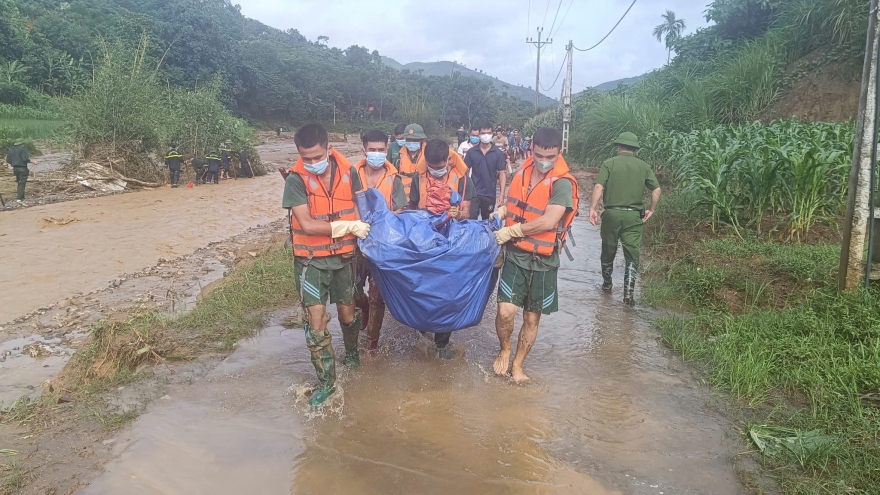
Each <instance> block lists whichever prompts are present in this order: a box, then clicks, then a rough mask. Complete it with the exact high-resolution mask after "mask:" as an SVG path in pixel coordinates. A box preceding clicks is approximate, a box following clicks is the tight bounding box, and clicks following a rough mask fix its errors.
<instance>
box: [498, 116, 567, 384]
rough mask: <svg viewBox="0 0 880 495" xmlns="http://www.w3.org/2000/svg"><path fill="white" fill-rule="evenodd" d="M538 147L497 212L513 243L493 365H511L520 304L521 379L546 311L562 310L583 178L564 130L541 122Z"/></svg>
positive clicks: (517, 371) (517, 376)
mask: <svg viewBox="0 0 880 495" xmlns="http://www.w3.org/2000/svg"><path fill="white" fill-rule="evenodd" d="M532 146H533V152H532V156H531V157H530V158H529V159H527V160H526V161H525V162H524V163H523V164H522V166H521V167H520V169H519V170H518V171H517V172H516V174H515V175H514V176H513V181H512V182H511V184H510V188H509V193H508V197H507V203H506V205H505V206H502V207H500V208H498V209H496V210H495V213H493V216H497V217H498V218H500V219H503V220H504V221H505V226H504V227H502V228H501V229H499V230H497V231H496V232H495V237H496V238H497V240H498V244H502V245H506V247H507V252H506V254H505V258H504V265H503V267H502V269H501V281H500V283H499V285H498V314H497V316H496V317H495V331H496V332H497V333H498V342H499V343H500V344H501V350H500V351H499V352H498V357H497V358H496V359H495V364H494V366H493V368H494V370H495V373H496V374H498V375H505V374H507V372H508V369H511V366H510V350H511V346H510V340H511V336H512V335H513V319H514V317H515V316H516V311H517V308H523V325H522V328H521V329H520V332H519V342H518V343H517V346H516V355H515V356H514V358H513V366H512V369H511V374H512V376H513V381H514V382H516V383H522V382H525V381H528V379H529V377H528V376H526V374H525V373H524V372H523V363H524V362H525V359H526V356H527V355H528V354H529V351H530V350H531V348H532V344H534V343H535V339H536V338H537V336H538V324H539V323H540V321H541V315H542V314H545V315H546V314H551V313H554V312H556V311H557V310H558V306H559V295H558V294H557V291H556V275H557V272H558V270H559V250H560V249H561V247H562V246H563V245H564V243H565V239H566V236H567V235H568V228H569V226H570V225H571V222H572V220H574V216H575V214H576V213H577V209H578V187H577V180H576V179H575V178H574V177H572V175H571V174H570V173H569V171H568V164H567V163H565V159H563V158H562V152H561V150H562V133H561V132H559V131H558V130H556V129H551V128H548V127H539V128H538V129H537V130H535V134H534V138H533V141H532Z"/></svg>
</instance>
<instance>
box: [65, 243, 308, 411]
mask: <svg viewBox="0 0 880 495" xmlns="http://www.w3.org/2000/svg"><path fill="white" fill-rule="evenodd" d="M293 277H294V267H293V257H292V255H291V253H290V250H289V249H284V248H281V247H278V248H275V249H273V250H271V251H269V252H267V253H266V254H263V255H261V256H260V257H258V258H257V259H256V260H254V262H253V263H252V264H247V265H242V266H239V267H237V268H236V269H235V270H234V271H233V273H232V274H231V275H230V276H228V277H227V278H226V279H225V280H224V282H223V283H222V284H221V285H219V286H218V287H217V288H215V289H214V290H212V291H211V292H210V293H209V294H208V295H207V297H206V298H205V299H204V300H203V301H201V302H200V303H199V304H198V305H196V307H195V308H193V310H192V311H189V312H187V313H184V314H182V315H179V316H169V315H167V314H165V313H160V312H156V311H149V312H142V313H135V314H132V315H130V316H129V317H128V318H124V319H122V318H117V319H115V320H113V321H102V322H101V323H99V324H97V325H95V326H94V328H93V329H92V336H91V337H92V338H91V340H90V342H89V343H88V344H86V345H83V346H82V347H81V348H80V349H79V350H78V351H77V353H76V355H75V356H74V358H73V359H72V360H71V363H70V364H69V365H68V366H67V368H65V370H64V372H62V374H61V375H60V376H59V378H58V380H57V381H59V384H60V385H59V386H60V387H62V388H64V389H66V390H76V391H77V393H79V394H82V395H92V394H96V393H101V392H102V391H105V390H108V389H111V388H113V387H115V386H117V385H119V384H123V383H130V382H133V381H137V380H139V379H141V378H143V377H144V376H146V375H144V374H143V373H140V374H136V373H135V370H136V369H138V367H139V366H141V365H143V364H148V363H155V362H158V361H159V358H168V359H188V358H191V357H195V356H198V355H199V354H202V353H205V352H226V351H229V350H231V349H232V348H233V345H234V344H235V343H236V342H238V341H239V340H241V339H243V338H247V337H251V336H253V335H254V333H255V332H256V331H257V330H259V329H260V328H261V326H262V325H263V322H264V320H265V316H266V314H267V312H268V311H269V310H270V309H272V308H274V307H277V306H278V305H280V304H282V303H290V304H292V303H293V302H295V301H296V294H295V291H294V289H293Z"/></svg>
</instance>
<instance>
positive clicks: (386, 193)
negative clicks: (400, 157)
mask: <svg viewBox="0 0 880 495" xmlns="http://www.w3.org/2000/svg"><path fill="white" fill-rule="evenodd" d="M354 167H355V168H356V169H357V173H358V177H360V178H361V185H362V186H364V189H367V188H368V187H369V186H367V167H369V165H367V161H366V160H361V161H359V162H358V163H357V165H355V166H354ZM395 177H397V169H396V168H394V165H392V164H391V162H388V161H386V162H385V174H384V175H383V176H382V178H381V179H379V182H377V183H376V189H378V190H379V192H380V193H382V196H383V197H384V198H385V201H387V202H388V209H389V210H394V206H393V202H392V195H393V193H394V178H395Z"/></svg>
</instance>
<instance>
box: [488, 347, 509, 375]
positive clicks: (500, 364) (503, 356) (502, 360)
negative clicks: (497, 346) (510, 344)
mask: <svg viewBox="0 0 880 495" xmlns="http://www.w3.org/2000/svg"><path fill="white" fill-rule="evenodd" d="M492 368H493V369H494V370H495V374H496V375H506V374H507V370H508V369H509V368H510V349H508V350H506V351H505V350H504V349H502V350H501V351H499V352H498V357H497V358H495V364H494V365H493V366H492Z"/></svg>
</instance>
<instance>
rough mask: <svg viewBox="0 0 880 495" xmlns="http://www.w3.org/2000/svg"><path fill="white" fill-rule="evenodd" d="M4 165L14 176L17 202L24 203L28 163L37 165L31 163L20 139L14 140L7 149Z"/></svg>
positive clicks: (28, 171)
mask: <svg viewBox="0 0 880 495" xmlns="http://www.w3.org/2000/svg"><path fill="white" fill-rule="evenodd" d="M6 163H7V164H8V166H9V167H10V168H11V169H12V173H13V174H15V182H16V183H17V184H18V195H17V198H16V199H18V202H19V203H21V202H22V201H24V188H25V185H26V184H27V180H28V176H29V175H30V170H28V163H33V164H34V165H36V164H37V162H35V161H31V158H30V155H28V150H27V148H26V147H25V146H24V141H23V140H21V139H16V140H15V141H14V144H13V145H12V147H11V148H9V152H8V153H6Z"/></svg>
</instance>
